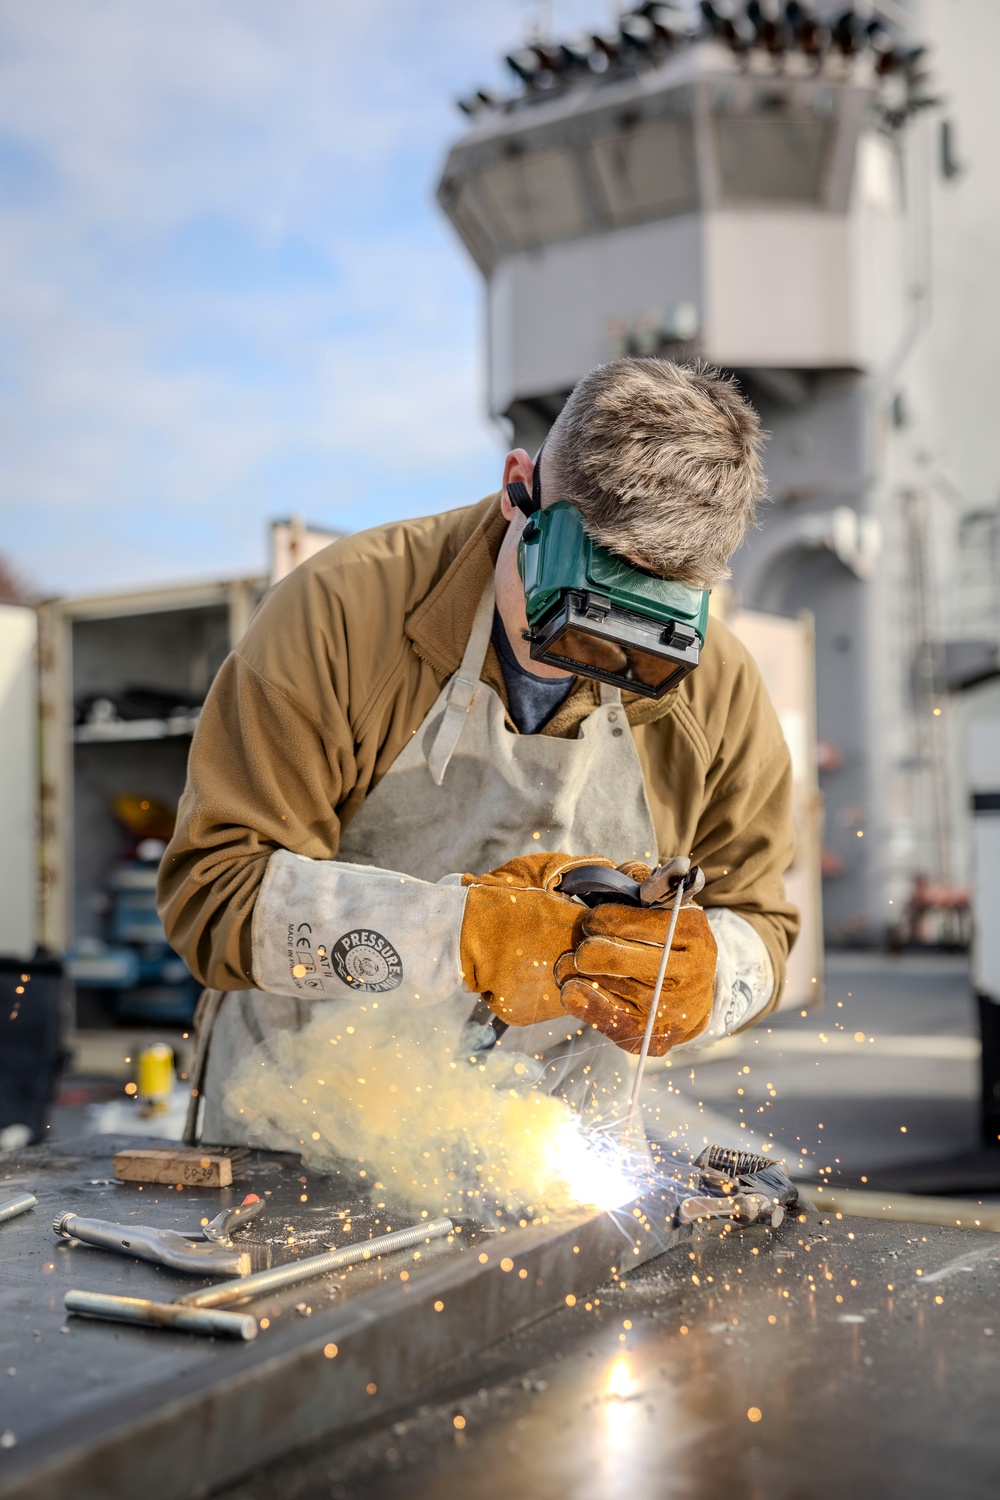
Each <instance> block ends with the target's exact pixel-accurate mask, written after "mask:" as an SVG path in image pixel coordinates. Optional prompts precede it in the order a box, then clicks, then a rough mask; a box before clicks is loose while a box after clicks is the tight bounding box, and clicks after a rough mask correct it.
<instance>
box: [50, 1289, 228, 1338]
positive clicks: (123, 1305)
mask: <svg viewBox="0 0 1000 1500" xmlns="http://www.w3.org/2000/svg"><path fill="white" fill-rule="evenodd" d="M63 1300H64V1302H65V1305H66V1310H67V1312H72V1313H79V1314H81V1315H82V1316H83V1317H87V1318H106V1319H108V1320H109V1321H110V1322H112V1323H139V1324H142V1325H145V1326H147V1327H151V1328H182V1329H184V1330H185V1331H186V1332H188V1333H208V1334H213V1333H224V1334H226V1335H227V1336H228V1337H229V1338H235V1339H255V1338H256V1337H257V1319H256V1318H255V1317H253V1316H252V1315H251V1314H250V1313H234V1312H214V1311H212V1310H211V1309H210V1308H201V1307H178V1306H177V1304H176V1303H174V1302H150V1301H149V1300H148V1299H147V1298H145V1297H115V1296H111V1295H110V1294H109V1293H106V1292H75V1291H70V1292H67V1293H66V1296H65V1298H64V1299H63Z"/></svg>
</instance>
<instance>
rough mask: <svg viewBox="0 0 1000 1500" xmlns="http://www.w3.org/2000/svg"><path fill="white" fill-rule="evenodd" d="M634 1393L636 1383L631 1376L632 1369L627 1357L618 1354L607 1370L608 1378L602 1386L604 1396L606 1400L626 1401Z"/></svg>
mask: <svg viewBox="0 0 1000 1500" xmlns="http://www.w3.org/2000/svg"><path fill="white" fill-rule="evenodd" d="M635 1393H636V1383H635V1381H634V1380H633V1378H632V1370H631V1367H630V1365H629V1362H628V1357H627V1356H626V1355H624V1354H619V1356H618V1358H617V1359H616V1360H614V1361H613V1362H612V1365H611V1369H610V1370H609V1371H608V1378H607V1381H606V1383H605V1386H604V1397H605V1400H608V1401H628V1399H629V1398H630V1397H631V1396H634V1395H635Z"/></svg>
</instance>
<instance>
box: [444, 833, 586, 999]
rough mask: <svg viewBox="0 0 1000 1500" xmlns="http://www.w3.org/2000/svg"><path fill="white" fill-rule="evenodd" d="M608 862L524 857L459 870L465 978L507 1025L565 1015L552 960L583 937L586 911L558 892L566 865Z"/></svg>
mask: <svg viewBox="0 0 1000 1500" xmlns="http://www.w3.org/2000/svg"><path fill="white" fill-rule="evenodd" d="M595 864H598V865H607V866H611V867H613V863H612V861H611V860H610V859H604V858H602V857H601V856H600V855H593V854H587V855H576V856H574V855H569V854H549V853H543V852H541V851H540V852H539V853H537V854H524V855H521V856H520V857H519V858H517V859H512V860H509V861H508V863H507V864H505V865H501V866H500V867H499V869H496V870H491V871H490V872H489V874H487V875H463V876H462V884H463V885H464V886H467V887H468V896H467V898H466V903H465V914H464V917H463V920H462V933H461V961H462V978H463V982H464V984H465V988H466V989H467V990H471V991H473V992H477V993H478V994H480V995H482V997H483V999H484V1000H485V1001H486V1003H487V1005H488V1006H489V1007H490V1009H491V1010H492V1011H493V1012H494V1013H495V1014H496V1015H498V1016H499V1017H500V1018H501V1020H503V1021H506V1022H508V1024H509V1025H511V1026H530V1025H531V1024H532V1023H533V1022H535V1021H551V1020H553V1019H554V1018H555V1017H557V1016H562V1015H564V1014H565V1010H564V1008H563V1004H562V1001H561V999H560V994H559V986H558V985H557V983H556V980H555V976H554V969H555V965H556V961H557V959H559V958H560V956H561V955H563V954H570V953H572V950H573V949H574V948H575V947H576V945H577V942H578V941H579V937H580V926H581V923H582V921H583V919H584V918H585V917H586V915H587V908H586V907H584V906H581V905H580V903H579V902H578V901H574V900H572V899H571V898H570V897H569V896H561V895H559V894H558V892H557V891H556V889H555V888H556V886H558V884H559V881H560V880H561V879H562V877H563V875H565V874H566V872H567V870H574V869H576V867H577V866H578V865H595Z"/></svg>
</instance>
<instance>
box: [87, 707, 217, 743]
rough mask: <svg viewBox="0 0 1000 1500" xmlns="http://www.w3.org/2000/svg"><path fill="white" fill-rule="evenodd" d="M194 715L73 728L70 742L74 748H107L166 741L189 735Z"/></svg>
mask: <svg viewBox="0 0 1000 1500" xmlns="http://www.w3.org/2000/svg"><path fill="white" fill-rule="evenodd" d="M197 722H198V715H197V714H175V715H174V716H173V717H172V718H169V719H121V720H118V719H115V720H112V721H111V722H110V723H107V724H77V726H76V727H75V729H74V730H73V739H74V740H75V741H76V743H77V744H78V745H97V744H108V743H110V742H112V741H119V740H166V739H174V738H177V737H178V736H180V735H185V734H193V733H194V727H195V725H196V724H197Z"/></svg>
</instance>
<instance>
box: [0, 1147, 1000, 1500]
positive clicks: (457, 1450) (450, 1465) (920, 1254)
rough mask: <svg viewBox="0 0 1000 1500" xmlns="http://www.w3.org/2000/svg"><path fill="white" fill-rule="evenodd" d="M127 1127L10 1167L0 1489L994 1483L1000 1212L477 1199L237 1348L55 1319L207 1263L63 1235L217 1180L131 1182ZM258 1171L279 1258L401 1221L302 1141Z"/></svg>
mask: <svg viewBox="0 0 1000 1500" xmlns="http://www.w3.org/2000/svg"><path fill="white" fill-rule="evenodd" d="M116 1144H120V1143H116V1142H114V1141H109V1140H108V1139H107V1138H101V1139H99V1140H95V1141H92V1142H83V1143H74V1145H73V1146H72V1148H67V1150H71V1152H72V1154H65V1153H63V1154H60V1153H59V1152H57V1151H55V1150H51V1149H50V1150H46V1151H36V1152H29V1153H27V1154H26V1160H25V1163H24V1166H23V1167H22V1169H20V1170H17V1171H14V1170H13V1169H11V1170H8V1171H6V1172H3V1171H0V1179H6V1180H5V1181H4V1183H3V1191H4V1194H5V1195H7V1193H8V1192H9V1190H10V1189H11V1188H12V1187H13V1186H14V1185H16V1184H17V1183H18V1182H19V1181H20V1180H21V1179H23V1180H24V1185H25V1186H31V1187H32V1188H33V1189H34V1191H35V1192H36V1193H37V1195H38V1197H39V1200H40V1201H39V1206H38V1208H37V1209H36V1210H34V1212H33V1213H32V1214H31V1215H27V1216H25V1217H23V1218H21V1219H17V1220H13V1221H11V1222H10V1223H8V1224H5V1225H3V1226H0V1247H2V1249H3V1251H4V1260H3V1276H2V1292H0V1306H2V1310H3V1318H2V1319H0V1341H2V1350H0V1433H8V1432H9V1433H12V1434H13V1435H14V1438H15V1439H16V1441H15V1442H14V1444H13V1446H11V1447H6V1448H3V1449H2V1450H0V1496H3V1497H4V1500H11V1497H15V1496H17V1497H25V1496H30V1497H31V1500H48V1497H54V1496H56V1495H57V1494H58V1495H60V1496H65V1495H67V1494H72V1495H73V1496H74V1500H96V1497H97V1496H100V1497H101V1500H115V1497H118V1496H124V1495H126V1494H128V1495H129V1496H133V1495H136V1494H139V1495H142V1496H143V1500H155V1497H163V1496H182V1495H183V1496H193V1495H198V1494H209V1493H211V1494H215V1495H217V1496H219V1497H225V1500H273V1497H274V1496H275V1495H278V1494H280V1496H281V1500H361V1497H364V1500H383V1497H384V1500H401V1497H404V1496H405V1497H406V1500H452V1497H454V1500H460V1497H461V1500H510V1497H512V1496H518V1497H520V1500H550V1497H551V1500H556V1497H558V1500H564V1497H565V1500H618V1497H621V1500H664V1497H667V1496H672V1495H675V1494H676V1495H684V1496H690V1497H696V1500H714V1497H715V1496H723V1495H724V1496H725V1497H726V1500H765V1497H767V1500H833V1497H837V1500H840V1497H842V1496H844V1495H845V1494H851V1493H854V1494H857V1496H858V1497H859V1500H867V1496H868V1495H878V1496H879V1497H880V1500H894V1497H896V1496H899V1497H902V1496H906V1497H907V1500H913V1497H922V1496H928V1497H930V1496H934V1497H938V1496H943V1495H947V1496H948V1497H949V1500H952V1497H955V1500H994V1497H995V1496H996V1494H997V1493H998V1492H1000V1426H998V1424H997V1422H996V1418H995V1409H996V1403H997V1397H998V1395H1000V1239H998V1238H996V1237H994V1236H993V1235H988V1234H984V1233H977V1232H975V1231H969V1230H959V1229H938V1228H930V1227H927V1226H920V1227H917V1226H908V1225H901V1224H895V1223H892V1224H890V1223H873V1222H871V1221H869V1220H860V1219H855V1220H851V1219H842V1220H837V1219H836V1218H826V1217H821V1216H818V1215H816V1216H811V1217H810V1218H809V1219H808V1220H807V1221H806V1222H805V1223H803V1222H801V1221H799V1220H798V1219H791V1220H787V1221H786V1222H785V1224H784V1225H782V1227H781V1228H780V1229H779V1230H778V1231H776V1232H770V1231H768V1230H765V1229H763V1228H758V1227H753V1228H750V1229H744V1230H741V1231H732V1232H728V1233H721V1234H719V1233H714V1232H713V1233H710V1234H707V1235H701V1236H698V1237H690V1238H689V1237H687V1236H686V1235H685V1234H683V1233H678V1232H676V1231H675V1232H673V1233H672V1234H667V1233H665V1232H663V1233H661V1234H660V1235H658V1236H654V1235H653V1234H652V1233H650V1232H649V1231H648V1230H647V1229H646V1228H645V1227H643V1228H642V1230H641V1233H640V1234H637V1233H636V1232H635V1230H634V1228H630V1226H629V1225H628V1223H627V1220H628V1219H629V1218H632V1213H631V1209H632V1205H627V1206H626V1207H625V1209H624V1211H623V1213H622V1214H621V1215H607V1214H595V1215H592V1216H589V1217H588V1216H586V1215H581V1216H580V1217H579V1219H577V1220H575V1221H572V1222H570V1223H567V1224H561V1225H548V1226H544V1227H542V1228H539V1229H536V1230H529V1231H523V1230H518V1229H514V1230H513V1231H509V1232H507V1233H505V1234H503V1235H499V1234H497V1233H495V1232H494V1233H487V1232H485V1231H484V1230H483V1229H482V1227H477V1226H476V1225H473V1224H463V1225H462V1226H461V1228H460V1233H459V1234H458V1235H457V1236H456V1237H455V1239H454V1240H453V1241H452V1242H450V1243H449V1242H447V1241H441V1242H438V1243H437V1244H436V1245H428V1246H426V1247H425V1248H424V1250H423V1252H422V1255H421V1260H420V1262H415V1261H413V1260H412V1258H409V1259H408V1258H407V1257H406V1256H404V1257H402V1258H400V1257H395V1258H393V1259H392V1260H390V1261H387V1262H385V1263H384V1264H381V1265H373V1264H369V1265H366V1266H360V1267H356V1268H354V1269H353V1270H352V1271H350V1272H348V1273H347V1274H346V1275H342V1276H340V1277H331V1278H329V1279H327V1280H326V1281H324V1282H313V1283H309V1284H307V1285H305V1286H302V1287H299V1288H292V1289H289V1290H288V1291H286V1292H285V1293H283V1294H281V1295H280V1297H276V1298H275V1299H274V1301H273V1303H271V1304H270V1305H269V1306H268V1308H267V1309H266V1311H267V1312H269V1313H270V1314H271V1317H270V1324H271V1326H270V1327H269V1328H268V1329H267V1330H265V1331H264V1332H262V1333H261V1335H260V1337H259V1338H258V1339H257V1340H256V1342H255V1343H253V1344H250V1345H233V1344H229V1343H224V1342H221V1341H218V1342H217V1341H214V1340H207V1339H202V1338H199V1337H193V1336H190V1335H179V1334H173V1333H168V1332H165V1331H161V1330H153V1329H142V1328H130V1327H124V1326H118V1325H113V1324H100V1323H96V1322H85V1321H82V1320H76V1319H67V1318H66V1316H65V1314H64V1312H63V1308H62V1295H63V1291H64V1290H65V1288H66V1287H67V1286H70V1285H73V1286H80V1287H86V1288H94V1289H98V1288H99V1289H119V1290H123V1291H134V1292H138V1293H139V1294H141V1295H146V1294H149V1293H153V1294H155V1295H158V1296H161V1297H164V1296H172V1295H174V1294H175V1292H177V1291H178V1290H181V1289H186V1288H188V1287H190V1286H192V1285H195V1286H196V1285H199V1284H200V1283H197V1282H192V1281H190V1280H189V1279H188V1278H181V1277H179V1276H173V1275H171V1274H170V1273H167V1272H165V1271H162V1270H160V1269H158V1268H156V1267H152V1266H144V1265H140V1264H137V1263H134V1262H131V1261H128V1260H125V1259H123V1258H119V1257H117V1256H111V1255H108V1254H107V1253H105V1252H101V1251H96V1250H89V1249H87V1248H85V1247H80V1246H69V1245H64V1244H60V1243H59V1242H57V1241H56V1240H55V1237H54V1236H53V1235H52V1233H51V1229H50V1221H51V1218H52V1216H53V1213H54V1212H55V1211H56V1209H59V1208H66V1207H76V1208H78V1209H80V1210H81V1211H83V1212H89V1213H91V1214H95V1215H96V1214H100V1215H106V1216H107V1217H112V1218H121V1219H123V1218H127V1217H129V1216H131V1217H132V1219H133V1220H134V1221H137V1222H138V1221H140V1220H146V1221H151V1222H155V1223H159V1224H163V1225H165V1226H166V1225H170V1226H175V1227H184V1226H186V1225H190V1224H191V1222H192V1218H194V1220H195V1222H197V1218H198V1217H199V1216H200V1213H201V1212H202V1211H203V1209H204V1208H207V1207H209V1206H215V1205H216V1204H217V1203H218V1201H219V1199H220V1197H225V1196H226V1195H225V1193H220V1192H219V1191H215V1192H204V1193H201V1192H197V1191H193V1190H186V1191H185V1192H183V1193H180V1194H178V1193H176V1192H174V1191H173V1190H171V1189H155V1188H154V1189H149V1188H147V1189H144V1190H143V1191H142V1192H141V1193H140V1192H139V1190H138V1188H137V1187H135V1186H134V1185H121V1184H118V1185H115V1184H113V1183H112V1182H111V1181H110V1176H111V1152H112V1149H113V1147H114V1146H115V1145H116ZM250 1188H252V1189H253V1190H255V1191H257V1192H258V1193H262V1194H269V1197H268V1204H269V1207H268V1213H267V1216H266V1220H264V1221H261V1223H266V1225H267V1226H268V1227H269V1232H270V1237H271V1238H272V1240H274V1242H275V1243H274V1247H273V1248H274V1254H275V1259H281V1258H285V1257H288V1256H291V1255H294V1254H296V1253H298V1252H301V1253H307V1254H311V1253H315V1252H316V1251H317V1250H319V1249H320V1248H322V1247H323V1246H325V1245H326V1244H327V1243H328V1242H329V1241H331V1240H336V1242H337V1243H338V1244H342V1243H344V1241H345V1240H347V1239H355V1238H361V1237H364V1236H367V1235H368V1234H370V1233H376V1232H379V1231H380V1230H381V1229H383V1228H384V1227H385V1222H384V1221H385V1217H386V1215H385V1212H384V1211H381V1210H379V1209H378V1207H377V1203H378V1202H379V1201H381V1200H380V1199H379V1198H378V1197H377V1196H375V1197H372V1198H369V1199H367V1200H366V1199H364V1197H363V1195H362V1194H361V1193H360V1192H359V1191H358V1188H357V1186H356V1185H354V1184H351V1183H348V1182H344V1183H342V1184H338V1183H337V1182H336V1181H335V1180H332V1179H329V1178H315V1177H312V1176H311V1175H310V1174H307V1173H305V1172H304V1171H303V1170H302V1169H301V1167H300V1166H299V1165H298V1164H297V1163H296V1162H295V1161H294V1160H292V1159H290V1158H287V1157H286V1158H281V1157H276V1156H268V1155H264V1154H261V1155H260V1156H257V1157H255V1158H252V1159H251V1162H250V1164H249V1166H248V1168H247V1171H246V1174H245V1175H244V1176H242V1177H240V1178H239V1180H238V1181H237V1183H236V1184H235V1186H234V1188H233V1190H232V1196H233V1197H237V1198H238V1197H241V1196H242V1195H243V1193H244V1192H245V1191H247V1190H248V1189H250ZM347 1212H350V1214H351V1219H350V1229H349V1230H348V1229H347V1220H346V1219H344V1218H342V1217H341V1215H342V1214H345V1213H347ZM651 1217H652V1216H650V1218H648V1219H647V1224H651ZM376 1218H378V1219H379V1220H380V1222H379V1223H377V1224H376V1223H375V1219H376ZM392 1222H393V1225H394V1227H395V1222H396V1221H395V1220H393V1221H392ZM287 1225H293V1226H294V1231H293V1233H294V1241H295V1243H293V1244H290V1243H289V1234H288V1231H287V1230H286V1226H287ZM651 1227H652V1226H651ZM256 1228H257V1226H254V1229H255V1230H256ZM643 1237H645V1242H643ZM637 1240H638V1243H636V1241H637ZM574 1246H575V1247H577V1250H576V1252H575V1253H574ZM661 1246H666V1247H667V1249H668V1250H669V1251H670V1253H667V1254H660V1253H657V1252H658V1251H659V1250H660V1248H661ZM481 1256H485V1257H486V1263H485V1264H484V1263H483V1262H482V1261H481V1260H480V1257H481ZM504 1261H506V1262H508V1263H509V1269H507V1270H504V1269H502V1266H503V1263H504ZM612 1267H614V1271H612ZM401 1269H407V1270H408V1279H407V1280H406V1281H405V1282H403V1281H402V1280H401V1279H400V1270H401ZM522 1271H523V1272H524V1275H523V1276H522V1275H521V1272H522ZM574 1296H575V1298H576V1302H575V1305H573V1306H572V1307H570V1306H567V1304H566V1298H567V1297H574ZM438 1303H441V1304H443V1306H442V1307H441V1308H440V1310H439V1311H438V1310H436V1304H438ZM256 1310H257V1311H258V1313H260V1312H261V1311H262V1310H263V1309H262V1308H261V1305H260V1304H257V1305H256ZM64 1330H68V1331H64ZM334 1343H335V1344H336V1346H337V1354H336V1356H335V1357H333V1358H330V1357H328V1356H327V1354H325V1353H324V1351H325V1350H326V1349H327V1348H328V1347H329V1346H330V1345H331V1344H334ZM10 1370H13V1372H14V1373H13V1374H9V1373H5V1372H6V1371H10ZM371 1387H374V1390H371V1391H370V1388H371ZM758 1414H759V1415H758Z"/></svg>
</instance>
